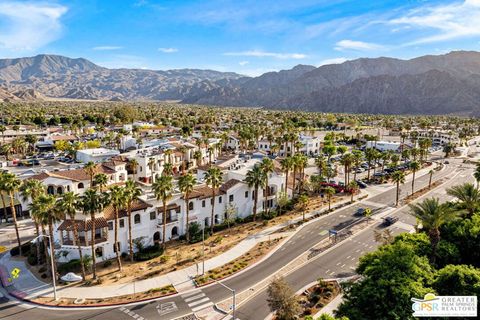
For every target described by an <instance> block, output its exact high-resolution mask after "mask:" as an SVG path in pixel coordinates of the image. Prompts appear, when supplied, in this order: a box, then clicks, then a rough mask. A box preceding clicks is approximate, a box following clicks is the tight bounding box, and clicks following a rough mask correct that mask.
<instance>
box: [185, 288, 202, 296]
mask: <svg viewBox="0 0 480 320" xmlns="http://www.w3.org/2000/svg"><path fill="white" fill-rule="evenodd" d="M201 292H202V291H201V290H195V291H192V292H188V293H185V294H182V295H181V297H182V298H187V297H190V296H193V295H195V294H199V293H201Z"/></svg>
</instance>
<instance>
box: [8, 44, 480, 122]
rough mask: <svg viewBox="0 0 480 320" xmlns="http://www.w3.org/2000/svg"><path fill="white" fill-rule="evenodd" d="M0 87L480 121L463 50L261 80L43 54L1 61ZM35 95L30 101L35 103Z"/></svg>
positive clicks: (471, 63) (478, 58) (469, 58)
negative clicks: (450, 115) (454, 116)
mask: <svg viewBox="0 0 480 320" xmlns="http://www.w3.org/2000/svg"><path fill="white" fill-rule="evenodd" d="M0 85H2V86H5V87H8V88H9V90H8V91H5V90H4V91H5V92H3V93H2V95H3V96H5V98H4V99H15V97H17V98H19V99H23V98H22V96H23V95H20V94H13V93H14V92H19V91H22V90H23V91H25V90H26V89H35V90H34V91H33V92H35V93H37V92H40V93H41V94H43V95H45V96H49V97H60V98H70V99H103V100H114V101H116V100H181V101H183V102H185V103H197V104H210V105H224V106H255V107H267V108H277V109H300V110H312V111H331V112H368V113H388V114H404V113H409V114H444V113H461V114H471V115H480V53H479V52H474V51H456V52H451V53H448V54H445V55H438V56H433V55H430V56H422V57H418V58H415V59H411V60H400V59H394V58H384V57H382V58H374V59H372V58H369V59H366V58H362V59H357V60H352V61H347V62H344V63H342V64H333V65H325V66H321V67H318V68H316V67H314V66H308V65H298V66H296V67H294V68H292V69H290V70H283V71H279V72H269V73H265V74H263V75H261V76H259V77H254V78H250V77H243V76H241V75H238V74H236V73H226V72H217V71H212V70H195V69H180V70H167V71H154V70H141V69H107V68H103V67H100V66H98V65H95V64H94V63H92V62H90V61H88V60H85V59H82V58H79V59H70V58H67V57H62V56H54V55H39V56H36V57H31V58H19V59H4V60H0ZM8 95H10V96H8ZM11 95H13V96H14V97H12V96H11ZM7 96H8V97H7ZM35 96H36V94H32V92H31V93H30V94H26V97H29V99H32V98H31V97H33V99H35ZM40 98H41V97H40Z"/></svg>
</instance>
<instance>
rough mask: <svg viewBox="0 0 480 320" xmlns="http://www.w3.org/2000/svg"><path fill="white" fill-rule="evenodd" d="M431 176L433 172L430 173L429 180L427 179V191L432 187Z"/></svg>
mask: <svg viewBox="0 0 480 320" xmlns="http://www.w3.org/2000/svg"><path fill="white" fill-rule="evenodd" d="M432 176H433V171H432V172H430V178H429V179H428V189H430V187H431V186H432ZM477 188H478V181H477Z"/></svg>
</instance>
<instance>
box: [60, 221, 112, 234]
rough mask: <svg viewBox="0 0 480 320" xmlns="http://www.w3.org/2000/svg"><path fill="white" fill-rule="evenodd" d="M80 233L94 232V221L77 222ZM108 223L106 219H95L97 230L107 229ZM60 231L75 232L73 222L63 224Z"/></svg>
mask: <svg viewBox="0 0 480 320" xmlns="http://www.w3.org/2000/svg"><path fill="white" fill-rule="evenodd" d="M75 224H76V225H77V230H78V231H90V230H92V220H86V221H85V220H75ZM107 227H108V223H107V220H106V219H105V218H96V219H95V229H101V228H107ZM58 230H62V231H73V223H72V220H70V219H68V220H65V221H63V222H62V224H60V226H59V227H58Z"/></svg>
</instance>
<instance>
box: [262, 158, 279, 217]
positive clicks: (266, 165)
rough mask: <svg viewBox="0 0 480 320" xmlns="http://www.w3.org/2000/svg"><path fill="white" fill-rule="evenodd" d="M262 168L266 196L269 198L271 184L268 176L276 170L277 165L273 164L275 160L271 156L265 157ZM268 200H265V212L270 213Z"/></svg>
mask: <svg viewBox="0 0 480 320" xmlns="http://www.w3.org/2000/svg"><path fill="white" fill-rule="evenodd" d="M260 168H261V169H262V171H263V173H264V176H265V190H264V193H265V197H266V199H268V197H269V196H270V186H269V184H268V177H269V176H270V174H271V173H272V172H273V171H274V169H275V166H274V164H273V160H272V159H270V158H263V159H262V162H261V163H260ZM267 203H268V200H266V201H265V212H266V213H267V214H268V205H267Z"/></svg>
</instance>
